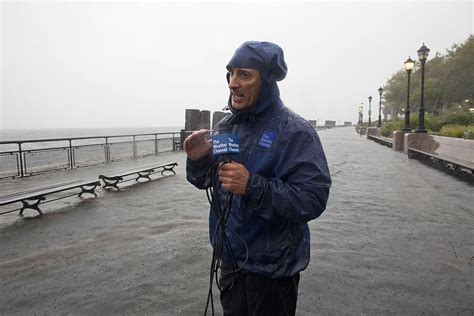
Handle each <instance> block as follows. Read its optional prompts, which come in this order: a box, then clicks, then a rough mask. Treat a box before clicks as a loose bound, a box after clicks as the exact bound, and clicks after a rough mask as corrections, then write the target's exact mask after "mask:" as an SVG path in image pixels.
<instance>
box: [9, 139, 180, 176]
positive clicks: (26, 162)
mask: <svg viewBox="0 0 474 316" xmlns="http://www.w3.org/2000/svg"><path fill="white" fill-rule="evenodd" d="M12 147H16V148H17V149H12ZM180 148H181V132H167V133H152V134H135V135H112V136H91V137H73V138H56V139H30V140H11V141H0V179H4V178H15V177H26V176H31V175H34V174H39V173H44V172H50V171H54V170H61V169H73V168H79V167H84V166H90V165H97V164H101V163H109V162H113V161H118V160H123V159H133V158H138V157H144V156H150V155H158V154H159V153H161V152H166V151H173V150H179V149H180Z"/></svg>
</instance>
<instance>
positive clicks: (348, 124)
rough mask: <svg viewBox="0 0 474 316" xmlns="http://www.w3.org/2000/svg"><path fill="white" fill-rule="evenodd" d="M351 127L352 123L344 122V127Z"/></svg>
mask: <svg viewBox="0 0 474 316" xmlns="http://www.w3.org/2000/svg"><path fill="white" fill-rule="evenodd" d="M351 125H352V122H349V121H344V126H351Z"/></svg>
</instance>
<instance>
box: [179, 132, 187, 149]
mask: <svg viewBox="0 0 474 316" xmlns="http://www.w3.org/2000/svg"><path fill="white" fill-rule="evenodd" d="M185 138H186V130H184V129H182V130H181V137H180V139H179V148H180V149H181V150H183V149H184V139H185Z"/></svg>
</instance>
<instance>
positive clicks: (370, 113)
mask: <svg viewBox="0 0 474 316" xmlns="http://www.w3.org/2000/svg"><path fill="white" fill-rule="evenodd" d="M371 102H372V97H371V96H369V127H370V126H371V125H370V124H371V117H372V108H371Z"/></svg>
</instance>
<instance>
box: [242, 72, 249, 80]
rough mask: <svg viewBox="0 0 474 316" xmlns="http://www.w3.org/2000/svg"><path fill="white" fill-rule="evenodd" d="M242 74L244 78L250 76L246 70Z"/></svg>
mask: <svg viewBox="0 0 474 316" xmlns="http://www.w3.org/2000/svg"><path fill="white" fill-rule="evenodd" d="M240 76H241V77H242V78H244V79H248V78H250V75H249V74H248V73H246V72H243V73H241V74H240Z"/></svg>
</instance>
